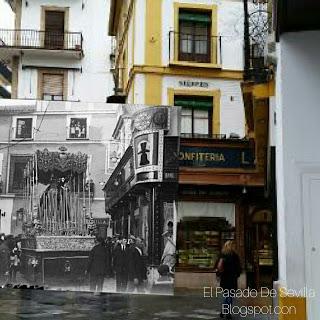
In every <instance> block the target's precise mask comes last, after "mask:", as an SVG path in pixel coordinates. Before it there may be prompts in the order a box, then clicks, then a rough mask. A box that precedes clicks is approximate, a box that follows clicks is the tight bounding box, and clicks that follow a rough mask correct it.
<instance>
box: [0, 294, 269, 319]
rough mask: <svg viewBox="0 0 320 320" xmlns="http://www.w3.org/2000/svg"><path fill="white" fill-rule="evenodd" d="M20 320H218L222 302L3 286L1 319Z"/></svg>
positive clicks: (0, 303)
mask: <svg viewBox="0 0 320 320" xmlns="http://www.w3.org/2000/svg"><path fill="white" fill-rule="evenodd" d="M17 319H48V320H49V319H63V320H67V319H90V320H96V319H97V320H98V319H99V320H100V319H108V320H160V319H168V320H177V319H178V320H180V319H191V320H215V319H219V302H218V301H216V300H214V299H212V298H203V297H202V296H201V295H200V294H199V295H193V296H188V295H185V296H151V295H138V294H134V295H126V294H122V295H121V294H115V293H113V294H110V293H108V294H101V295H98V296H97V295H94V294H93V293H89V292H60V291H46V290H27V289H26V290H20V289H0V320H17ZM234 319H250V320H251V319H257V320H260V319H261V320H267V319H268V320H269V319H271V318H270V317H269V316H268V317H265V318H263V317H259V318H249V317H246V318H244V317H242V318H241V317H234Z"/></svg>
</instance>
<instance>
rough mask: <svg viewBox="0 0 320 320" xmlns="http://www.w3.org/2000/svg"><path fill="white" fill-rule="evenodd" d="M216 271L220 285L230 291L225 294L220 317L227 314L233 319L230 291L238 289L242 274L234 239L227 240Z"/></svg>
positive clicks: (227, 317) (225, 290)
mask: <svg viewBox="0 0 320 320" xmlns="http://www.w3.org/2000/svg"><path fill="white" fill-rule="evenodd" d="M216 271H217V275H218V276H219V277H220V287H221V288H222V289H223V290H224V292H226V293H228V292H229V295H228V296H227V297H226V295H225V294H224V299H223V302H222V311H221V314H220V317H221V318H223V317H224V316H226V319H231V318H232V317H231V312H230V310H231V307H232V296H231V295H230V291H231V290H237V289H238V278H239V277H240V274H241V264H240V258H239V256H238V254H237V253H236V252H235V250H234V243H233V241H227V242H226V243H225V244H224V246H223V249H222V253H221V256H220V258H219V260H218V266H217V270H216Z"/></svg>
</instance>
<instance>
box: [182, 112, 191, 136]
mask: <svg viewBox="0 0 320 320" xmlns="http://www.w3.org/2000/svg"><path fill="white" fill-rule="evenodd" d="M181 133H192V110H191V109H186V108H182V110H181Z"/></svg>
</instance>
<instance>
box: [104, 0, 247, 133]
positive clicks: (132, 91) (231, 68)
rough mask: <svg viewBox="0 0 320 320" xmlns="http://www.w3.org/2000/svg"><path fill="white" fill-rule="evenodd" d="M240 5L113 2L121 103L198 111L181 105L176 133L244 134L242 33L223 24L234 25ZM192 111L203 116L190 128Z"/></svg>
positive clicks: (142, 0) (112, 25)
mask: <svg viewBox="0 0 320 320" xmlns="http://www.w3.org/2000/svg"><path fill="white" fill-rule="evenodd" d="M241 6H242V3H241V1H235V2H232V3H231V2H230V1H222V2H221V3H220V4H219V5H218V4H217V2H216V1H213V0H203V1H181V0H176V1H174V0H171V1H163V0H152V1H151V0H127V1H112V2H111V11H110V19H109V35H113V36H115V37H116V43H117V46H116V48H115V52H116V54H115V67H114V70H113V71H114V75H115V82H116V91H117V92H118V93H120V94H123V95H125V96H126V102H127V103H132V104H147V105H181V106H188V107H189V109H194V110H202V111H201V112H200V111H199V112H198V111H196V112H194V111H192V114H193V115H192V116H191V114H189V113H190V110H189V113H188V111H187V112H186V114H185V118H186V119H188V120H186V121H185V124H184V125H182V132H183V131H185V133H188V134H205V135H219V134H226V135H229V134H230V133H236V134H237V135H239V136H240V137H243V136H245V116H244V108H243V99H242V94H241V87H240V83H241V80H242V76H243V58H242V56H243V43H242V34H241V33H235V32H234V30H230V27H228V26H230V25H232V26H235V25H237V23H238V20H239V17H241V12H242V11H241V8H242V7H241ZM231 29H232V28H231ZM192 105H193V107H191V106H192ZM197 113H198V114H197ZM194 117H199V118H201V119H202V120H199V121H198V122H199V123H203V124H204V123H205V122H208V123H205V127H204V128H203V129H200V128H197V123H196V124H194V122H195V121H196V122H197V120H195V119H194ZM191 118H193V120H192V119H191ZM203 118H206V119H207V121H204V120H203ZM209 119H210V120H209Z"/></svg>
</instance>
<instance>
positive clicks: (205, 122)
mask: <svg viewBox="0 0 320 320" xmlns="http://www.w3.org/2000/svg"><path fill="white" fill-rule="evenodd" d="M193 116H194V119H193V125H194V132H193V133H196V134H208V133H209V111H207V110H194V113H193Z"/></svg>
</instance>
